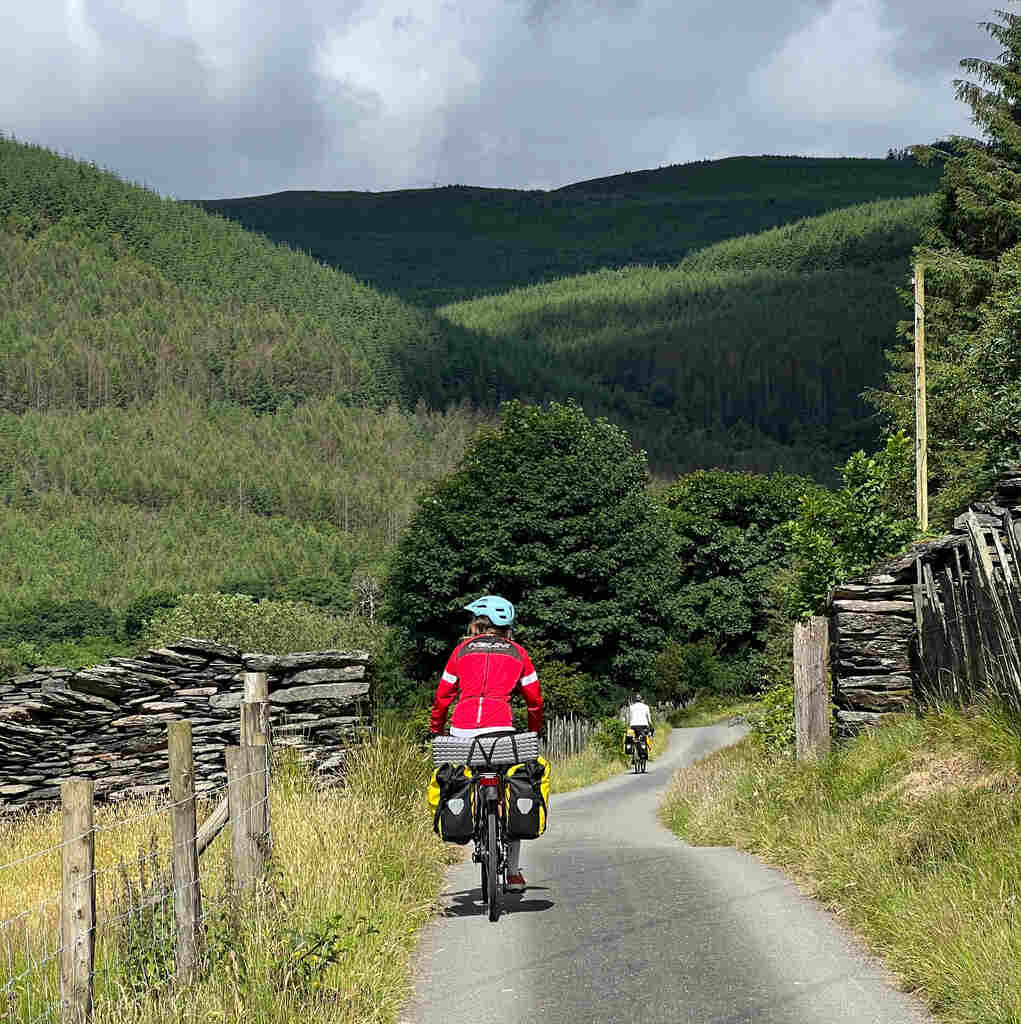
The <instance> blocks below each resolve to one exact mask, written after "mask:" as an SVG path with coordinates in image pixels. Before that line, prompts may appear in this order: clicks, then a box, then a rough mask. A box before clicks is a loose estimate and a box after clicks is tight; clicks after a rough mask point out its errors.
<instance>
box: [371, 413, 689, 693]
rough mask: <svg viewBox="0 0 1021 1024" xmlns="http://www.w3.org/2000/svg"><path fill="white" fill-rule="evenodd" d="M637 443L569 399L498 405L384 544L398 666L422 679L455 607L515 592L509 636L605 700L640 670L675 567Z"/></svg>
mask: <svg viewBox="0 0 1021 1024" xmlns="http://www.w3.org/2000/svg"><path fill="white" fill-rule="evenodd" d="M647 483H648V478H647V471H646V461H645V456H644V453H641V452H636V451H635V450H634V449H633V447H632V445H631V443H630V440H629V438H628V436H627V435H626V434H625V433H624V432H623V431H622V430H620V429H619V428H618V427H615V426H613V425H612V424H610V423H608V422H606V421H605V420H602V419H596V420H590V419H589V418H588V417H587V416H586V415H585V413H584V411H583V410H582V409H581V408H580V407H579V406H577V405H575V404H568V405H560V404H556V403H553V404H551V405H549V406H548V407H545V408H542V407H538V406H531V405H525V404H522V403H520V402H516V401H515V402H509V403H506V404H505V405H504V406H503V407H502V418H501V422H500V425H499V426H498V427H497V428H496V429H493V430H491V431H489V432H484V433H482V434H481V435H479V436H478V437H476V439H475V440H474V441H473V442H472V443H471V444H470V445H469V447H468V449H467V451H466V453H465V456H464V458H463V460H462V462H461V464H460V467H459V468H458V470H457V471H456V472H455V473H453V474H452V475H451V476H449V477H448V478H447V479H445V480H443V481H442V482H440V483H439V484H437V485H436V486H434V487H433V488H432V489H431V490H430V491H428V492H427V493H425V494H424V496H423V497H422V498H421V499H420V501H419V505H418V509H417V511H416V513H415V514H414V516H413V518H412V521H411V524H410V526H409V528H408V530H407V532H406V534H405V535H404V537H403V539H402V540H401V542H400V544H399V545H398V547H397V550H396V552H395V554H394V557H393V560H392V563H391V569H390V573H389V577H388V580H387V585H386V592H387V597H388V602H387V607H386V610H385V615H386V617H387V618H388V619H389V621H390V623H391V624H392V625H393V627H394V631H395V637H396V642H397V644H398V647H399V649H400V651H401V653H402V657H403V659H404V662H405V664H406V665H407V666H408V669H409V671H411V672H412V673H413V674H414V675H415V676H417V677H418V678H431V677H434V676H435V674H436V673H437V672H438V671H439V669H440V668H441V667H442V664H443V659H444V658H445V657H446V655H447V654H448V652H449V651H450V649H451V647H452V645H453V644H454V643H455V642H456V641H457V639H458V637H459V636H460V634H461V632H462V630H463V626H464V618H465V614H464V612H463V611H461V608H462V606H463V605H465V604H466V603H467V602H468V601H470V600H472V599H473V598H475V597H478V596H480V595H482V594H486V593H499V594H502V595H504V596H505V597H507V598H509V599H510V600H511V601H513V602H514V603H515V605H516V606H517V609H518V616H519V623H520V625H519V626H518V627H516V632H515V635H516V636H517V637H518V638H519V639H520V640H522V642H524V643H526V644H528V643H530V642H533V641H535V642H538V643H539V644H540V645H541V646H542V648H543V649H544V650H545V651H546V652H548V654H549V655H551V656H552V657H553V658H555V659H558V660H560V661H562V662H565V663H567V664H569V665H573V666H576V667H577V668H579V669H581V670H582V671H583V672H584V673H587V674H589V675H590V676H592V677H593V678H594V679H595V680H596V681H597V682H596V684H595V685H596V686H597V687H598V690H599V693H598V694H593V695H592V696H594V697H601V698H602V699H610V698H616V697H618V696H619V695H620V693H621V690H622V688H625V687H631V686H634V685H637V684H639V683H640V682H643V681H645V680H646V679H647V678H648V676H649V673H650V671H651V665H652V661H653V659H654V656H655V655H656V653H657V652H658V650H659V649H660V647H661V646H662V644H663V641H664V639H665V637H666V627H667V625H668V622H669V618H670V616H669V613H668V605H669V602H670V600H671V596H672V586H671V583H672V579H673V574H674V572H675V566H676V555H675V547H676V542H675V539H674V535H673V533H672V531H671V529H670V526H669V523H668V521H667V516H666V512H665V510H664V509H662V507H661V506H659V505H658V504H657V503H656V502H654V501H653V500H652V499H651V498H650V497H649V495H648V492H647V489H646V488H647Z"/></svg>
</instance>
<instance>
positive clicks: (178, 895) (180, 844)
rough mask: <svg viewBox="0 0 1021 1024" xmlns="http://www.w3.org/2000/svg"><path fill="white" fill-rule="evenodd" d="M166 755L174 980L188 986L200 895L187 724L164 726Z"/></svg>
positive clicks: (196, 943)
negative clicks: (172, 890) (171, 847)
mask: <svg viewBox="0 0 1021 1024" xmlns="http://www.w3.org/2000/svg"><path fill="white" fill-rule="evenodd" d="M167 749H168V752H169V755H170V799H171V801H172V802H173V805H172V807H171V814H170V825H171V833H172V841H173V848H174V856H173V861H174V915H175V919H176V923H177V977H178V980H180V981H181V982H182V983H183V984H185V985H187V984H190V983H191V982H192V981H193V980H194V978H195V974H196V972H197V970H198V964H199V953H200V942H201V939H200V931H199V922H200V921H201V920H202V895H201V892H200V890H199V855H198V848H197V846H196V835H195V834H196V828H195V761H194V758H193V756H192V742H191V722H170V723H169V724H168V725H167Z"/></svg>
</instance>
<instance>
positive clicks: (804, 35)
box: [753, 0, 923, 121]
mask: <svg viewBox="0 0 1021 1024" xmlns="http://www.w3.org/2000/svg"><path fill="white" fill-rule="evenodd" d="M898 43H899V39H898V32H897V31H896V30H893V29H890V28H887V27H885V26H884V25H883V23H882V9H881V7H880V3H879V0H836V2H835V3H834V4H833V5H832V7H830V8H829V9H828V10H826V11H823V12H821V13H820V14H819V15H818V16H817V17H816V18H815V19H813V20H812V21H811V22H809V23H808V24H807V25H805V26H804V28H802V29H801V30H800V31H798V32H796V33H795V34H794V35H792V36H791V37H790V38H789V39H787V41H786V42H785V43H784V45H783V47H782V48H781V49H780V50H779V51H778V52H777V53H776V54H775V55H774V56H773V57H772V59H771V60H769V62H768V63H767V64H766V65H765V66H764V67H763V68H762V69H761V70H760V71H759V72H758V73H757V75H756V77H755V80H754V82H753V88H754V89H755V91H757V92H759V93H760V95H761V96H762V98H763V99H764V100H766V101H767V102H768V103H771V104H773V105H774V106H775V109H776V110H777V111H778V112H782V113H784V114H786V115H787V116H788V117H797V118H799V119H804V120H817V121H824V120H830V119H837V120H850V119H852V118H854V119H859V120H864V121H875V120H877V119H883V118H889V117H890V116H891V115H893V114H896V113H899V112H901V111H903V110H905V109H907V108H909V107H911V106H913V105H914V104H917V103H919V102H920V101H921V100H922V98H923V97H922V89H921V87H920V85H919V84H918V83H916V82H913V81H911V79H910V78H909V77H908V76H907V75H905V74H904V73H903V72H900V71H898V69H897V68H896V67H895V65H894V61H893V51H894V49H895V47H896V46H897V45H898Z"/></svg>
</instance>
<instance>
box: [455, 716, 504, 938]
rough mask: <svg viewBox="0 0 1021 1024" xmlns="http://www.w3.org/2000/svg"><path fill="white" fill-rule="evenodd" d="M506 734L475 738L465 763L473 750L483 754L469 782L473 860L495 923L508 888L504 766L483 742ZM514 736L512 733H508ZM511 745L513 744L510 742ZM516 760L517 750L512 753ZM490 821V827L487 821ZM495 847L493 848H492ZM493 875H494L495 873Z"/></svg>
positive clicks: (484, 900)
mask: <svg viewBox="0 0 1021 1024" xmlns="http://www.w3.org/2000/svg"><path fill="white" fill-rule="evenodd" d="M506 735H507V733H502V732H501V733H493V734H490V735H489V736H488V737H487V736H485V735H483V736H476V737H475V739H474V740H473V742H472V745H471V747H470V748H469V750H468V757H467V759H466V760H467V761H468V762H469V763H470V762H471V755H472V752H473V751H474V749H475V747H476V746H478V749H479V750H480V751H481V752H482V757H483V760H484V761H485V766H484V767H481V768H478V769H477V770H476V771H475V773H474V778H473V779H472V786H473V788H474V790H475V835H474V836H473V843H474V849H473V850H472V861H473V862H474V863H476V864H480V865H481V866H482V902H483V904H488V905H489V920H490V921H496V920H498V919H499V916H500V909H501V908H500V902H501V900H502V898H503V895H504V892H505V891H506V886H507V831H506V827H507V826H506V822H507V814H506V808H505V807H504V792H505V784H506V777H505V770H506V766H504V765H497V764H493V761H492V756H493V751H494V749H495V744H493V745H491V746H490V748H489V751H488V753H487V751H486V748H485V746H484V744H482V743H479V742H478V741H479V740H482V739H486V738H489V739H492V738H500V737H503V736H506ZM511 735H512V736H513V734H511ZM512 744H513V741H512ZM514 755H515V758H516V757H517V750H516V748H515V750H514ZM491 821H492V827H491V825H490V822H491ZM491 844H495V849H494V848H492V847H491ZM494 872H495V874H494Z"/></svg>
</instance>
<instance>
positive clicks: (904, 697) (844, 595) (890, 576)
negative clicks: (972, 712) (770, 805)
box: [829, 466, 1021, 729]
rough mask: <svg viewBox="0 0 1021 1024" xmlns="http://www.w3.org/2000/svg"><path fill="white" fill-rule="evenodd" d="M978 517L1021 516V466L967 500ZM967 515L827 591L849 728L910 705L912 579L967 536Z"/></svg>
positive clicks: (992, 523)
mask: <svg viewBox="0 0 1021 1024" xmlns="http://www.w3.org/2000/svg"><path fill="white" fill-rule="evenodd" d="M971 509H972V511H974V513H975V514H976V516H977V517H978V520H979V523H980V524H981V525H982V526H983V527H985V528H987V529H1000V526H1001V523H1002V522H1003V520H1004V516H1005V515H1007V516H1008V518H1010V519H1014V520H1016V519H1018V518H1021V466H1011V467H1009V469H1008V471H1007V472H1006V473H1005V474H1004V476H1002V477H1001V479H1000V480H999V482H998V483H997V484H996V488H995V490H994V491H993V493H992V494H991V495H989V496H988V499H987V500H985V501H980V502H976V503H975V504H973V505H972V506H971ZM965 519H966V516H965V515H960V516H958V517H957V519H956V520H955V521H954V528H953V530H952V531H950V532H949V533H946V534H944V535H943V536H941V537H937V538H935V539H934V540H927V541H921V542H919V543H918V544H913V545H912V546H911V547H909V548H908V549H907V550H906V551H905V552H904V554H902V555H898V556H897V557H896V558H891V559H888V560H887V561H885V562H881V563H880V564H878V565H876V566H873V568H872V569H870V570H869V572H868V573H867V574H865V575H864V576H862V577H860V578H859V579H857V580H854V581H852V582H850V583H847V584H844V585H843V586H840V587H837V588H835V589H834V590H833V591H832V592H831V594H830V602H829V609H830V657H831V667H832V676H833V703H834V705H835V707H836V716H837V720H838V722H839V723H840V724H841V726H843V727H845V728H846V729H854V728H856V727H859V726H862V725H868V724H875V723H878V722H880V721H882V718H883V716H884V715H885V714H889V713H890V712H894V711H903V710H905V709H908V708H910V707H912V706H913V703H914V699H915V693H916V689H917V686H918V664H917V656H916V653H915V652H916V643H917V620H916V615H915V606H914V601H913V598H912V587H913V585H914V584H916V583H917V582H918V580H919V564H921V565H922V566H928V568H929V569H930V570H931V571H932V573H933V574H934V575H936V576H938V575H939V573H940V572H941V571H942V570H943V569H944V568H945V567H946V566H947V565H948V564H949V563H950V562H952V561H954V559H955V551H956V552H958V554H959V553H960V550H961V549H962V548H963V547H964V546H965V545H966V544H967V537H968V530H967V526H966V523H965Z"/></svg>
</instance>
